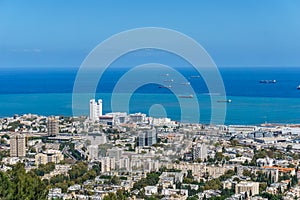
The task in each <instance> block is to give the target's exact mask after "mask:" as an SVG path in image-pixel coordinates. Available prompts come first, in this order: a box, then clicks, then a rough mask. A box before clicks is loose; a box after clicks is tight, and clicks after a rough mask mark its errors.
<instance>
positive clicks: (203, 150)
mask: <svg viewBox="0 0 300 200" xmlns="http://www.w3.org/2000/svg"><path fill="white" fill-rule="evenodd" d="M199 158H200V159H201V160H202V161H203V160H204V159H206V158H207V147H206V144H204V143H203V144H201V143H198V144H196V145H195V146H194V147H193V159H194V160H196V159H199Z"/></svg>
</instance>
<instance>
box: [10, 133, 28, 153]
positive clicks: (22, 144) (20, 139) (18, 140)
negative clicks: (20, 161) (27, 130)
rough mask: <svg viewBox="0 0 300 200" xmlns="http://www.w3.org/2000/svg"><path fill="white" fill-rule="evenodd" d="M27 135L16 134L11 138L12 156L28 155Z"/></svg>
mask: <svg viewBox="0 0 300 200" xmlns="http://www.w3.org/2000/svg"><path fill="white" fill-rule="evenodd" d="M25 139H26V137H25V135H23V134H14V135H13V136H11V138H10V157H25V156H26V141H25Z"/></svg>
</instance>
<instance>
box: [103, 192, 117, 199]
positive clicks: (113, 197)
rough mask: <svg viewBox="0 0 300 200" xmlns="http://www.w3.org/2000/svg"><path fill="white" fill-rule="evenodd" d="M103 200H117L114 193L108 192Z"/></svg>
mask: <svg viewBox="0 0 300 200" xmlns="http://www.w3.org/2000/svg"><path fill="white" fill-rule="evenodd" d="M103 200H118V198H117V195H116V194H115V193H112V192H110V193H108V194H107V195H106V196H104V198H103Z"/></svg>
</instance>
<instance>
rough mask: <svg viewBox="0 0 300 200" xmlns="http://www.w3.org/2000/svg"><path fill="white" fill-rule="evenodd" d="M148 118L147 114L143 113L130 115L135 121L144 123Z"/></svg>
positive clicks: (132, 120) (131, 119)
mask: <svg viewBox="0 0 300 200" xmlns="http://www.w3.org/2000/svg"><path fill="white" fill-rule="evenodd" d="M145 119H146V114H143V113H135V114H130V115H129V120H130V121H131V122H133V123H142V122H144V121H145Z"/></svg>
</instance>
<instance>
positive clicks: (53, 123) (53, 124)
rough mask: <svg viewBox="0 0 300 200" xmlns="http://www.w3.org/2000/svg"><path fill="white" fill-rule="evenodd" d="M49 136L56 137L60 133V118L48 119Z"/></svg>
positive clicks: (52, 117)
mask: <svg viewBox="0 0 300 200" xmlns="http://www.w3.org/2000/svg"><path fill="white" fill-rule="evenodd" d="M47 129H48V136H56V135H58V133H59V127H58V118H57V117H54V116H51V117H48V119H47Z"/></svg>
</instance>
